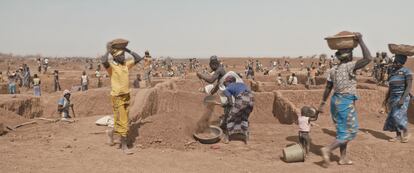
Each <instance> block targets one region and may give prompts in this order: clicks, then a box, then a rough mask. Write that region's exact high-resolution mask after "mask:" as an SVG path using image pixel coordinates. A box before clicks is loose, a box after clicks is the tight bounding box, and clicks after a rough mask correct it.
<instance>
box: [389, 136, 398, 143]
mask: <svg viewBox="0 0 414 173" xmlns="http://www.w3.org/2000/svg"><path fill="white" fill-rule="evenodd" d="M388 141H389V142H397V141H401V136H395V137H393V138H391V139H388Z"/></svg>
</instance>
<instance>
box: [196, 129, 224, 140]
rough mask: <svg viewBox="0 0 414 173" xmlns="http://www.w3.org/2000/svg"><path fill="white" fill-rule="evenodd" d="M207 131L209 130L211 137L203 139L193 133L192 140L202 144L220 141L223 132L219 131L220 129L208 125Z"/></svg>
mask: <svg viewBox="0 0 414 173" xmlns="http://www.w3.org/2000/svg"><path fill="white" fill-rule="evenodd" d="M208 130H210V133H211V134H212V135H211V137H204V136H202V135H201V134H199V133H194V134H193V137H194V139H195V140H197V141H199V142H200V143H202V144H214V143H217V142H219V141H220V139H221V135H223V130H221V128H220V127H217V126H213V125H210V126H209V129H208Z"/></svg>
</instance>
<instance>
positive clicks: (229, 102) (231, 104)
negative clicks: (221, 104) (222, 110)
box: [223, 87, 234, 106]
mask: <svg viewBox="0 0 414 173" xmlns="http://www.w3.org/2000/svg"><path fill="white" fill-rule="evenodd" d="M230 89H231V87H230V88H226V90H224V91H223V94H224V95H225V96H226V98H227V104H226V105H229V106H233V104H234V103H233V96H232V95H231V93H230Z"/></svg>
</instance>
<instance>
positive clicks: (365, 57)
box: [354, 32, 372, 71]
mask: <svg viewBox="0 0 414 173" xmlns="http://www.w3.org/2000/svg"><path fill="white" fill-rule="evenodd" d="M355 37H356V39H357V41H358V43H359V46H360V47H361V50H362V56H363V58H362V59H360V60H358V61H357V62H356V63H355V68H354V71H356V70H358V69H361V68H364V67H365V66H367V65H368V64H369V63H370V62H371V60H372V56H371V53H370V52H369V50H368V48H367V46H366V45H365V42H364V40H363V39H362V35H361V34H360V33H359V32H357V33H355Z"/></svg>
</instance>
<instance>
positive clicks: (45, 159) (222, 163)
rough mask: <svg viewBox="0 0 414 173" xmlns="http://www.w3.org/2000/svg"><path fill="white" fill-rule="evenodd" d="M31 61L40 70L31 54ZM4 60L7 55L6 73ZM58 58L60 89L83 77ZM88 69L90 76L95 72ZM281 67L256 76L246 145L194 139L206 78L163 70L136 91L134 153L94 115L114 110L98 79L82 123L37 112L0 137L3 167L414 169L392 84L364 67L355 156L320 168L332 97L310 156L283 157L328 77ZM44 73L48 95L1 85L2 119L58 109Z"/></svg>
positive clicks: (412, 146)
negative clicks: (389, 117)
mask: <svg viewBox="0 0 414 173" xmlns="http://www.w3.org/2000/svg"><path fill="white" fill-rule="evenodd" d="M24 61H25V62H27V63H28V64H29V65H30V67H31V69H32V70H34V69H35V66H34V63H33V62H32V61H30V60H24ZM266 61H269V60H268V59H266V60H264V62H263V64H265V65H267V64H268V63H266ZM310 61H311V60H307V61H306V62H310ZM314 61H315V62H316V61H317V59H314ZM4 62H5V61H4V60H3V61H2V62H0V69H1V70H2V71H3V73H4V71H5V70H3V69H4V67H5V65H4ZM52 62H53V63H52V66H53V64H55V66H54V67H52V69H54V68H59V69H60V71H62V73H61V84H62V88H70V87H71V86H72V85H77V84H78V83H79V80H80V79H79V78H80V74H81V72H82V70H83V64H82V63H81V62H73V63H69V64H70V65H69V66H62V64H64V63H68V62H55V61H52ZM203 62H204V61H203ZM243 62H244V60H243V59H241V60H240V59H225V63H228V64H229V70H235V71H238V72H242V69H243ZM298 62H299V61H298V60H297V59H296V60H294V61H291V64H292V65H293V69H292V70H298V69H297V68H295V66H296V65H297V64H298ZM233 64H234V66H235V68H233V67H232V65H233ZM15 65H17V63H15ZM408 66H409V67H410V68H411V69H414V68H413V67H414V61H412V60H410V61H409V62H408ZM50 71H52V70H50ZM138 72H140V68H139V67H136V68H134V70H133V73H132V74H131V78H132V76H134V75H135V74H136V73H138ZM32 73H33V72H32ZM87 73H88V74H89V75H91V76H92V74H93V71H87ZM284 74H287V73H284ZM274 75H275V74H272V75H271V76H263V75H262V74H258V75H257V81H259V82H258V85H259V88H261V89H260V90H258V91H257V92H255V93H254V95H255V99H256V106H255V108H254V111H253V113H252V114H251V117H250V124H251V128H250V134H251V138H250V141H249V142H248V144H247V145H245V144H243V143H239V142H230V144H223V143H218V144H213V145H203V144H200V143H197V142H195V141H194V139H193V138H192V136H191V134H192V132H193V131H194V129H195V127H196V122H197V121H198V119H199V118H200V117H201V116H202V113H203V109H204V107H203V105H202V99H203V97H204V94H202V93H199V92H198V89H199V87H201V83H200V82H199V81H198V79H196V77H195V75H194V74H193V73H190V74H189V76H188V77H187V78H186V79H181V78H157V79H156V81H155V83H158V84H157V85H156V86H155V87H153V88H146V89H134V90H133V91H132V93H131V94H132V97H131V101H132V103H131V105H133V106H132V107H131V114H130V116H131V119H133V120H136V119H138V118H140V117H142V118H143V121H142V122H141V123H139V124H136V125H135V126H134V127H133V128H132V129H131V133H132V134H133V136H134V137H136V138H134V139H133V140H134V147H133V148H132V150H133V151H134V152H135V154H133V155H130V156H126V155H124V154H123V153H122V152H121V151H120V150H118V149H116V148H115V147H109V146H107V145H105V140H106V136H105V134H103V133H102V132H103V131H104V130H105V129H106V127H101V126H96V125H95V124H94V122H95V121H96V120H97V119H98V118H100V117H102V116H104V115H111V113H112V110H111V104H110V99H109V98H110V97H109V88H108V83H109V79H104V87H103V88H99V89H97V88H96V87H95V85H94V84H92V87H91V88H92V89H90V90H89V91H87V92H75V93H73V96H72V101H73V103H74V104H75V113H76V116H77V117H76V119H77V121H76V122H75V123H71V124H68V123H63V122H57V123H50V122H45V121H41V120H36V122H37V124H31V125H27V126H23V127H20V128H18V129H16V131H10V132H8V133H7V134H5V135H3V136H0V170H1V171H0V172H180V173H181V172H315V173H316V172H318V173H319V172H390V173H391V172H392V173H393V172H407V173H408V172H413V171H412V170H414V165H412V164H411V161H412V160H413V159H414V142H412V141H410V142H409V143H406V144H402V143H389V142H388V141H387V140H388V139H389V138H390V137H392V136H393V135H394V134H392V133H387V132H383V131H382V126H383V123H384V121H385V118H386V115H385V114H381V113H379V111H380V109H381V102H382V100H383V97H384V95H385V91H386V88H384V87H378V86H376V85H375V84H372V82H370V78H368V77H366V76H359V81H360V84H359V85H358V92H359V96H360V100H358V101H357V111H358V115H359V120H360V127H361V129H360V132H359V134H358V137H357V139H356V140H355V141H353V142H352V143H350V148H349V153H348V155H349V157H350V158H351V159H352V160H353V161H354V162H355V165H353V166H339V165H337V164H336V163H335V162H336V161H338V159H339V157H338V156H339V151H336V152H335V154H334V156H333V157H332V161H333V163H332V166H331V167H329V168H328V169H325V168H322V167H321V163H322V162H321V161H322V159H321V157H320V152H319V149H320V148H321V147H322V146H325V145H327V144H329V143H330V142H332V141H333V140H334V136H335V129H334V125H333V124H332V122H331V119H330V116H329V113H328V106H327V107H326V110H325V112H326V113H325V114H322V115H321V117H320V119H319V120H318V121H317V122H316V124H317V125H318V126H314V127H313V128H312V133H311V138H312V145H311V155H310V156H309V158H308V159H307V160H306V161H305V162H300V163H285V162H284V161H283V160H282V159H281V156H282V149H283V148H284V147H285V146H286V145H289V144H292V143H294V142H297V141H298V140H297V129H298V127H297V125H296V124H295V123H294V121H295V119H296V114H297V109H298V108H300V107H301V106H303V105H314V106H317V105H318V104H319V100H320V99H321V95H322V92H323V88H324V86H323V82H324V79H323V78H321V79H318V84H319V85H318V86H316V87H313V88H311V90H306V89H305V87H304V85H303V84H300V85H298V86H294V87H291V86H290V87H284V88H283V87H279V86H276V84H275V81H276V79H275V78H276V77H275V76H274ZM41 78H42V81H44V82H43V84H42V88H43V87H44V89H45V91H44V92H43V93H42V94H43V95H42V96H41V97H40V98H34V97H32V96H31V95H32V91H31V90H29V91H26V90H24V89H22V91H21V93H22V94H19V95H17V96H16V97H12V96H10V95H5V94H0V123H4V124H6V125H8V126H10V127H14V126H15V125H17V124H19V123H22V122H28V121H32V120H33V119H31V118H33V117H46V118H58V115H57V113H56V103H57V99H58V98H59V97H60V95H61V92H58V93H54V92H52V88H51V87H52V83H51V79H52V74H49V73H48V74H42V75H41ZM94 80H95V79H93V78H92V83H94ZM300 80H301V79H300ZM246 82H247V83H249V81H246ZM143 85H144V84H143ZM143 85H142V86H143ZM221 113H222V108H220V107H216V108H215V110H214V115H213V119H212V120H211V121H212V123H214V121H215V120H217V118H218V117H219V116H220V114H221ZM413 113H414V108H413V106H411V107H410V114H409V119H410V122H411V123H414V122H413V121H414V116H413ZM410 125H411V124H410ZM410 131H411V132H414V131H413V130H410ZM212 146H214V147H212Z"/></svg>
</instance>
